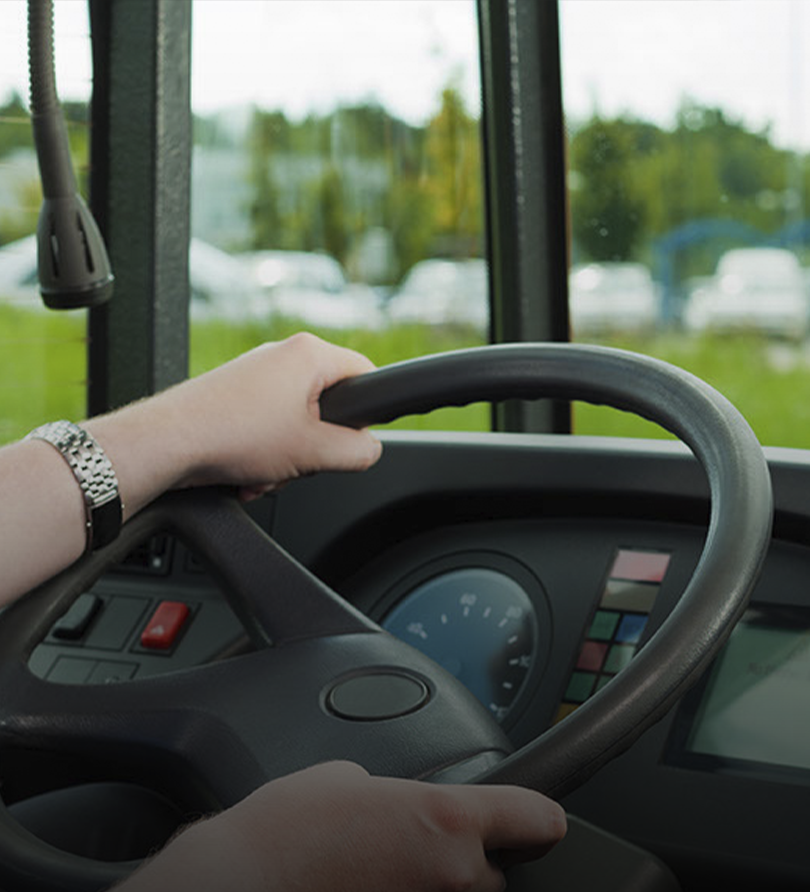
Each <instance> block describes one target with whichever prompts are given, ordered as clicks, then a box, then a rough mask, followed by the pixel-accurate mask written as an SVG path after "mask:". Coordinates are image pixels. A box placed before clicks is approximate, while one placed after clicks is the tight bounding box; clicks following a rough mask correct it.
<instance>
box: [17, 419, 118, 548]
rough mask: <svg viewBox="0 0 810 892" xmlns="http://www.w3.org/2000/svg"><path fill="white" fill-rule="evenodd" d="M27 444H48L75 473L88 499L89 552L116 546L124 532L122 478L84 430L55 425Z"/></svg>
mask: <svg viewBox="0 0 810 892" xmlns="http://www.w3.org/2000/svg"><path fill="white" fill-rule="evenodd" d="M26 440H45V441H46V442H47V443H50V444H51V445H52V446H53V447H54V448H56V449H57V450H58V451H59V453H60V454H61V455H62V457H63V458H64V459H65V461H66V462H67V463H68V465H69V466H70V469H71V470H72V471H73V474H74V476H75V477H76V481H77V482H78V484H79V486H80V487H81V490H82V495H83V497H84V504H85V512H86V527H87V549H86V550H87V551H93V550H94V549H96V548H101V547H102V546H103V545H107V544H108V543H109V542H112V540H113V539H115V537H116V536H117V535H118V532H119V530H120V529H121V517H122V513H123V506H122V505H121V497H120V495H119V492H118V478H117V477H116V476H115V470H114V469H113V466H112V464H111V462H110V460H109V459H108V458H107V456H106V454H105V452H104V450H103V449H102V448H101V446H99V445H98V443H97V442H96V441H95V440H94V439H93V437H92V436H91V435H90V434H89V433H88V432H87V431H86V430H84V428H81V427H79V425H77V424H73V422H71V421H53V422H50V423H49V424H43V425H42V426H41V427H38V428H35V429H34V430H32V431H31V433H30V434H28V436H27V437H26Z"/></svg>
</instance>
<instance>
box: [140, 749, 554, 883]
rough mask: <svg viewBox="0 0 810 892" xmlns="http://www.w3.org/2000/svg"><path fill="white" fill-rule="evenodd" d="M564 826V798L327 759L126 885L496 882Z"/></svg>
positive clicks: (276, 784) (198, 831)
mask: <svg viewBox="0 0 810 892" xmlns="http://www.w3.org/2000/svg"><path fill="white" fill-rule="evenodd" d="M565 830H566V821H565V813H564V812H563V810H562V808H561V807H560V806H559V805H557V803H555V802H552V801H551V800H550V799H548V798H546V797H545V796H542V795H541V794H540V793H535V792H532V791H530V790H525V789H521V788H519V787H505V786H503V787H497V786H440V785H433V784H428V783H422V782H419V781H410V780H397V779H392V778H379V777H371V776H369V774H368V773H367V772H366V771H365V770H364V769H363V768H361V767H360V766H358V765H355V764H353V763H349V762H328V763H325V764H322V765H318V766H316V767H314V768H309V769H306V770H304V771H300V772H297V773H295V774H291V775H289V776H288V777H284V778H281V779H279V780H276V781H273V782H272V783H269V784H267V785H266V786H264V787H262V788H261V789H259V790H258V791H256V792H255V793H253V794H252V795H250V796H248V797H247V798H246V799H245V800H243V801H242V802H241V803H239V804H238V805H236V806H234V807H233V808H231V809H229V810H228V811H226V812H223V813H222V814H221V815H218V816H217V817H215V818H211V819H210V820H207V821H204V822H201V823H199V824H196V825H195V826H193V827H192V828H190V829H189V830H187V831H186V832H185V833H183V834H181V835H180V836H179V837H178V838H177V839H176V840H175V841H174V842H173V843H172V844H171V845H170V846H169V847H168V848H167V849H166V850H164V853H163V854H162V855H159V856H158V857H157V858H156V859H155V860H154V861H153V862H151V863H150V864H149V865H148V866H147V867H146V868H145V869H144V870H143V871H142V872H141V873H139V874H136V876H135V877H134V878H133V879H132V880H130V881H129V883H133V885H132V886H131V887H130V885H129V883H125V884H124V888H125V889H127V890H130V888H131V890H132V892H135V890H136V889H140V888H143V889H144V890H145V889H147V888H148V889H150V890H155V892H156V890H163V889H164V888H165V889H166V890H169V889H186V888H188V889H195V890H198V892H199V890H206V892H208V890H211V892H213V890H215V889H217V890H219V889H221V890H226V889H228V890H230V889H237V888H238V889H240V890H243V892H244V890H248V889H250V890H254V889H255V890H276V889H283V890H285V892H293V890H301V892H304V890H306V892H381V890H385V892H400V890H401V892H460V890H469V892H490V890H491V892H497V890H502V889H503V888H504V887H505V879H504V876H503V873H502V871H501V870H500V868H499V866H498V864H499V863H502V862H503V861H504V860H506V861H510V862H514V861H525V860H533V859H535V858H539V857H540V856H541V855H543V854H545V853H546V852H547V851H548V850H549V849H551V848H552V847H553V846H554V845H555V844H556V843H557V842H559V841H560V840H561V839H562V838H563V836H564V835H565ZM138 879H140V881H141V882H143V883H144V884H143V886H141V885H140V883H137V882H136V881H137V880H138ZM172 883H177V885H172Z"/></svg>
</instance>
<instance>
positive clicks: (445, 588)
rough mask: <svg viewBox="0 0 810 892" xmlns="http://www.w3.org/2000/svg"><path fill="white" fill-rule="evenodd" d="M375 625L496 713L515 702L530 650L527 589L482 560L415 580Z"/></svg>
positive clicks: (533, 627) (533, 646) (533, 631)
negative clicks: (432, 662) (481, 563)
mask: <svg viewBox="0 0 810 892" xmlns="http://www.w3.org/2000/svg"><path fill="white" fill-rule="evenodd" d="M382 626H383V628H385V629H387V630H388V631H389V632H391V634H392V635H396V636H397V638H400V639H402V640H403V641H406V642H407V643H408V644H410V645H412V646H413V647H416V648H417V649H418V650H420V651H421V652H422V653H424V654H425V655H426V656H428V657H431V659H433V660H435V661H436V662H437V663H438V664H439V665H440V666H442V667H444V668H445V669H446V670H447V671H448V672H450V673H452V674H453V675H455V676H456V678H458V680H459V681H461V682H462V683H463V684H464V685H465V686H466V687H467V688H468V689H469V690H470V691H471V692H472V693H473V694H475V696H476V697H478V699H479V700H480V701H481V702H482V703H483V704H484V706H486V707H487V709H489V710H490V711H491V712H492V713H493V714H494V715H495V717H496V718H497V719H498V721H503V720H504V719H505V718H506V716H507V714H508V713H509V710H510V709H511V708H512V706H513V704H514V703H515V700H516V698H517V696H518V694H519V693H520V690H521V688H522V686H523V684H524V683H525V681H526V679H527V678H528V676H529V673H530V671H531V669H532V666H533V663H534V660H535V656H536V651H537V621H536V618H535V613H534V609H533V606H532V602H531V601H530V599H529V597H528V595H527V594H526V592H525V591H524V590H523V588H522V587H521V586H520V585H519V584H518V583H517V582H516V581H515V580H514V579H512V578H511V577H510V576H507V575H506V574H505V573H502V572H500V571H498V570H493V569H489V568H484V567H467V568H463V569H456V570H450V571H448V572H444V573H441V574H440V575H438V576H434V577H432V578H431V579H428V580H427V581H425V582H423V583H421V584H420V585H418V586H416V588H414V589H412V590H411V591H410V592H409V593H408V594H407V595H405V596H404V598H402V600H400V601H399V603H398V604H397V605H396V606H395V607H394V608H393V609H392V610H391V611H390V612H389V613H388V615H387V616H386V617H385V618H384V619H383V621H382Z"/></svg>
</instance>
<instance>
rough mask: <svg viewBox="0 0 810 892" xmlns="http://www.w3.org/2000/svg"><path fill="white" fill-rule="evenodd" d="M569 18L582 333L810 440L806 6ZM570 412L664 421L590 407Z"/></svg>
mask: <svg viewBox="0 0 810 892" xmlns="http://www.w3.org/2000/svg"><path fill="white" fill-rule="evenodd" d="M686 7H688V13H685V8H686ZM560 19H561V54H562V81H563V101H564V109H565V115H566V126H567V141H568V160H569V172H568V188H569V201H570V214H571V258H572V270H571V279H570V286H571V319H572V337H573V339H575V340H580V341H591V342H598V343H606V344H613V345H616V346H621V347H627V348H629V349H633V350H639V351H641V352H644V353H649V354H652V355H654V356H658V357H660V358H662V359H667V360H670V361H672V362H675V363H676V364H678V365H681V366H683V367H685V368H687V369H689V370H690V371H693V372H694V373H695V374H697V375H699V376H700V377H702V378H704V379H705V380H707V381H709V382H710V383H711V384H713V385H714V386H715V387H717V388H718V389H719V390H720V391H721V392H723V393H724V394H725V395H726V396H728V397H729V398H730V399H731V400H732V401H733V402H734V403H735V404H736V405H737V406H738V408H739V409H740V410H741V411H742V412H743V414H744V415H745V416H746V417H747V418H748V420H749V422H750V423H751V425H752V426H753V427H754V429H755V431H756V433H757V435H758V436H759V438H760V440H761V441H762V442H763V443H765V444H772V445H773V444H779V445H790V446H803V447H806V446H807V444H808V441H810V414H808V413H807V412H806V411H805V410H804V408H803V407H804V406H805V405H806V404H807V397H808V396H810V368H809V366H808V363H809V362H810V359H809V358H808V352H807V347H806V344H807V334H808V294H809V293H810V292H809V291H808V281H810V280H809V279H808V272H807V269H808V263H810V251H809V250H808V237H810V165H808V150H810V130H809V129H808V128H807V125H806V124H805V122H804V121H805V117H806V109H807V101H808V97H810V67H808V66H807V64H806V62H805V58H804V56H805V48H806V47H807V45H808V41H809V40H810V8H808V6H807V4H804V3H794V2H783V0H738V2H735V3H728V2H723V0H704V2H701V3H689V4H685V3H683V2H682V0H657V2H656V3H637V2H634V0H562V2H561V4H560ZM629 270H634V271H635V272H634V273H633V275H632V276H631V275H629V272H628V271H629ZM641 270H644V272H641ZM574 428H575V431H577V432H579V433H617V434H631V435H632V434H637V433H643V434H645V435H656V436H657V435H659V431H658V430H657V429H655V428H653V427H652V426H648V425H646V424H645V423H644V422H642V421H640V420H638V419H635V418H634V417H633V416H630V415H627V414H624V413H614V412H609V411H605V410H602V409H599V408H595V407H591V406H576V407H575V415H574Z"/></svg>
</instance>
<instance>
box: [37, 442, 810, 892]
mask: <svg viewBox="0 0 810 892" xmlns="http://www.w3.org/2000/svg"><path fill="white" fill-rule="evenodd" d="M383 438H384V441H385V455H384V458H383V460H382V461H381V462H380V463H379V465H378V466H377V467H375V468H373V469H372V470H371V471H369V472H367V473H365V474H363V475H360V476H356V475H341V474H326V475H320V476H318V477H314V478H310V479H307V480H302V481H298V482H296V483H295V484H292V485H290V486H288V487H287V488H285V489H284V490H282V491H281V492H280V493H279V494H278V495H276V496H274V497H272V498H268V499H265V500H263V501H262V502H260V503H258V504H256V505H254V506H253V507H252V508H251V513H252V514H253V515H254V517H255V519H256V520H257V521H258V522H259V523H260V524H261V525H262V526H263V527H264V528H265V529H267V530H268V531H270V532H272V534H273V535H274V536H275V537H276V538H277V540H278V541H279V542H280V543H281V544H282V545H283V546H284V547H285V548H286V549H288V550H289V551H290V552H291V553H292V554H293V555H295V556H296V557H297V558H298V559H299V560H301V561H302V562H303V563H305V564H306V565H307V566H309V567H310V568H311V569H313V570H314V571H315V572H316V573H317V574H318V575H320V576H321V577H322V578H323V579H324V580H325V581H326V582H328V583H329V584H330V585H332V586H333V587H334V588H335V589H336V590H337V591H338V592H340V593H341V594H342V595H344V596H345V597H347V598H348V599H349V600H351V601H353V602H354V603H355V604H356V605H357V606H359V607H360V608H361V609H363V610H364V611H365V612H367V613H368V614H369V615H370V616H371V617H372V618H373V619H375V620H377V621H378V622H380V623H381V624H383V625H384V626H385V627H388V628H390V629H391V631H394V632H395V633H396V634H398V635H399V636H400V637H403V638H404V639H405V640H408V641H409V642H410V643H413V644H414V645H416V646H417V647H421V646H424V647H425V648H426V652H428V653H431V651H430V649H429V648H433V649H434V652H433V653H431V655H433V656H434V657H436V658H437V659H438V660H439V662H443V663H444V665H445V667H446V668H448V669H450V670H451V671H454V672H456V674H458V675H459V677H460V678H462V680H466V681H468V683H469V684H470V686H471V687H472V688H474V692H475V693H476V694H479V696H480V697H481V699H482V700H483V702H484V705H485V706H487V707H488V708H490V709H491V711H492V712H493V714H494V715H495V716H496V718H498V720H499V721H501V723H502V725H503V727H504V728H505V730H506V731H507V733H508V734H509V736H510V738H511V739H512V741H513V742H514V743H515V744H516V745H519V744H520V743H522V742H524V741H525V740H528V739H530V738H531V737H533V736H534V735H536V734H538V733H540V732H542V730H544V729H545V728H546V727H548V726H549V725H550V724H552V723H554V722H555V721H560V720H564V718H565V715H566V714H567V712H569V711H571V710H573V709H576V708H577V705H578V704H579V703H581V702H583V701H584V700H585V699H586V698H587V697H588V696H590V695H591V694H592V693H593V691H595V690H598V688H599V687H600V686H601V685H604V684H608V683H609V682H610V678H611V677H612V676H613V675H615V674H616V673H617V672H619V671H620V670H621V668H622V666H623V665H626V663H627V661H629V660H631V659H632V657H633V655H634V653H636V652H637V650H638V648H640V647H643V646H644V643H645V641H646V640H648V639H649V637H650V635H652V634H654V632H655V629H656V627H657V626H658V625H659V624H660V622H661V621H662V620H663V618H664V617H665V616H666V615H667V613H668V612H669V610H670V609H671V608H672V607H673V605H674V604H675V603H677V600H678V597H679V595H680V593H681V591H682V590H683V588H684V586H685V584H686V582H687V581H688V579H689V577H690V575H691V573H692V571H693V569H694V567H695V565H696V562H697V560H698V558H699V556H700V552H701V549H702V546H703V540H704V535H705V524H706V521H707V517H708V505H707V491H708V490H707V485H706V482H705V480H704V479H703V475H702V471H701V470H700V468H699V467H698V465H697V463H696V462H695V461H694V459H692V457H691V455H690V454H689V453H688V451H687V450H686V449H685V448H684V447H682V446H681V445H680V444H675V443H670V442H665V441H661V442H657V441H656V442H654V441H626V440H602V439H590V438H565V437H553V436H525V437H524V436H517V435H501V434H410V433H393V432H387V433H385V434H384V435H383ZM767 456H768V460H769V464H770V467H771V472H772V479H773V485H774V495H775V504H776V515H775V527H774V540H773V543H772V546H771V549H770V552H769V556H768V559H767V561H766V565H765V568H764V572H763V575H762V577H761V580H760V582H759V584H758V586H757V588H756V591H755V593H754V597H753V600H752V607H753V608H754V609H755V611H756V612H753V613H749V614H748V615H747V616H746V620H745V623H744V624H742V625H743V626H744V628H743V629H742V630H741V631H740V633H739V635H738V637H737V638H736V639H732V641H733V642H735V643H734V648H735V650H734V652H733V653H731V654H730V656H729V657H728V659H729V660H730V661H731V662H730V663H729V664H728V666H727V667H726V668H725V669H722V668H720V669H718V670H717V671H716V672H715V674H714V675H712V674H711V673H709V674H707V676H706V678H705V679H704V680H703V682H702V683H701V685H699V686H698V688H697V689H696V690H695V691H693V692H692V693H691V694H690V695H689V696H688V697H686V698H685V699H684V700H683V701H682V703H681V704H679V706H678V707H677V708H676V709H674V710H672V711H671V712H670V713H669V714H668V715H667V717H666V718H665V719H664V720H663V721H661V722H660V723H659V724H658V725H656V726H655V727H654V728H652V729H651V730H650V731H648V732H647V733H646V734H645V735H643V737H642V738H641V739H640V740H639V741H638V742H637V743H636V744H635V745H634V746H633V747H632V748H631V749H630V750H629V751H628V752H627V753H626V754H624V755H623V756H621V757H620V758H619V759H617V760H615V761H614V762H613V763H612V764H611V765H609V766H608V767H607V768H606V769H603V770H602V771H601V772H600V773H599V774H598V775H597V776H596V777H594V778H593V779H592V780H591V781H589V782H588V783H587V784H586V785H585V786H584V787H583V788H581V789H580V790H579V791H577V792H576V793H574V794H572V795H571V796H570V797H569V798H568V799H567V800H566V802H565V804H566V806H567V807H568V808H569V809H570V810H571V812H572V813H576V814H578V815H580V816H582V817H584V818H586V819H588V820H590V821H592V822H594V823H595V824H597V825H598V826H601V827H603V828H605V829H607V830H610V831H612V832H614V833H616V834H618V835H620V836H622V837H624V838H627V839H630V840H631V841H633V842H635V843H637V844H640V845H642V846H644V847H646V848H648V849H650V850H651V851H653V852H656V853H657V854H659V855H662V856H663V857H664V858H665V860H666V861H667V862H668V863H670V864H672V865H674V866H676V867H677V869H678V870H679V871H680V872H682V874H683V875H685V876H688V875H690V873H691V874H695V875H697V874H700V875H701V876H703V877H711V876H712V875H713V874H714V873H716V874H717V876H719V877H720V876H722V877H723V878H724V879H726V880H730V879H734V878H735V877H736V878H738V879H739V880H740V882H742V881H743V880H745V882H751V883H753V882H755V881H759V879H761V880H762V881H763V882H767V883H770V884H771V886H770V887H771V888H777V886H776V885H773V884H775V883H777V884H778V883H779V882H783V883H785V884H786V887H790V884H791V883H792V884H794V885H795V887H796V888H798V887H800V886H802V885H803V884H804V885H806V884H807V883H808V882H810V859H808V857H807V853H806V845H805V842H804V839H805V836H806V833H805V826H806V817H805V816H806V815H807V814H808V813H810V757H803V756H802V755H801V753H802V751H803V745H802V741H803V742H804V746H805V747H806V752H810V728H808V721H807V720H806V719H804V718H803V716H804V715H807V714H810V646H808V647H807V648H806V642H807V640H808V638H810V587H808V585H807V580H808V579H810V507H808V506H810V455H808V454H805V453H804V452H799V451H788V450H769V451H768V453H767ZM155 550H157V551H158V552H160V556H159V557H156V556H155V555H154V553H153V552H154V551H155ZM203 564H204V556H194V555H190V554H188V553H187V552H186V550H185V549H184V547H183V545H182V543H175V542H169V543H168V544H166V543H157V544H155V543H151V544H150V545H149V546H148V547H147V550H146V552H145V556H144V555H140V556H135V558H134V560H133V561H132V563H131V564H130V566H129V567H123V568H121V571H120V572H116V573H110V574H108V575H107V576H106V577H105V578H103V579H102V580H100V581H99V583H98V584H97V586H96V587H95V589H94V594H95V596H96V597H97V598H98V599H99V602H100V608H99V606H98V605H97V608H96V609H97V610H99V613H98V615H97V616H96V617H95V618H93V619H92V621H91V622H90V625H89V627H88V628H87V629H85V630H83V631H82V632H81V633H80V634H79V636H78V637H74V638H73V639H71V640H66V639H65V638H64V637H59V636H58V633H57V635H56V636H55V635H54V633H53V632H52V634H51V635H50V636H49V638H48V639H47V640H46V641H45V642H44V643H43V644H42V645H41V646H40V647H39V648H38V649H37V651H35V653H34V655H33V658H32V663H31V667H32V669H33V671H35V672H36V673H37V674H40V675H43V676H45V677H48V678H50V679H51V680H52V681H56V682H69V683H123V682H125V680H126V679H127V678H130V677H141V676H143V675H148V674H153V673H157V672H166V671H173V670H175V669H179V668H186V667H189V666H193V665H196V664H198V663H203V662H207V661H210V660H212V659H219V658H225V657H229V656H232V655H234V654H236V653H238V652H239V651H240V649H242V648H244V647H245V640H244V637H243V636H242V635H241V633H240V628H239V625H238V622H237V621H236V619H235V617H234V616H233V614H232V613H231V612H230V610H229V608H228V606H227V604H226V602H225V601H224V599H223V598H222V595H221V593H220V592H219V591H218V590H217V589H216V587H215V586H214V585H213V584H212V583H211V582H210V580H209V577H208V576H207V575H206V573H205V572H204V571H203ZM166 602H168V603H170V604H172V603H176V602H180V603H183V604H186V605H187V606H188V611H187V615H185V617H184V619H183V621H182V623H181V626H182V628H181V629H180V631H179V632H178V634H177V637H176V639H172V642H171V644H170V646H168V647H166V648H163V649H161V648H158V649H155V648H153V647H152V646H150V644H149V642H148V641H147V640H145V639H144V638H143V635H144V631H145V630H146V627H147V626H148V625H149V623H150V622H151V621H152V618H153V617H154V615H155V610H157V609H158V608H159V607H160V606H161V605H162V604H164V603H166ZM121 604H126V605H127V609H128V610H129V611H130V613H129V614H127V615H128V616H130V620H128V621H127V622H128V625H127V630H126V634H124V633H123V632H121V634H120V636H119V638H120V646H118V647H117V648H116V647H114V646H112V645H111V644H110V639H109V637H107V638H104V637H103V636H102V635H101V633H100V631H99V629H100V623H101V622H102V621H106V622H109V620H104V617H105V616H106V617H109V616H110V614H111V612H113V611H114V610H119V611H120V609H121V606H120V605H121ZM116 605H118V606H116ZM130 614H131V615H130ZM124 624H125V625H126V623H124ZM153 625H154V623H153ZM94 636H95V637H94ZM771 643H773V647H772V651H769V652H768V653H767V654H765V655H763V652H762V650H761V649H762V647H764V646H766V645H768V646H770V644H771ZM729 646H731V645H729ZM746 648H753V649H754V651H756V653H753V655H750V658H749V654H748V651H747V650H746ZM734 661H736V662H734ZM60 667H61V668H60ZM65 672H67V674H66V675H61V674H60V673H65ZM77 673H78V674H77ZM465 673H466V674H465ZM741 675H742V676H745V679H744V683H743V682H739V681H738V679H739V677H740V676H741ZM761 683H767V687H766V688H765V689H762V687H761ZM738 688H742V690H737V689H738ZM762 690H764V691H765V693H764V695H763V694H762ZM751 691H759V692H760V694H751ZM734 694H741V695H742V696H743V699H742V700H741V701H740V703H741V705H739V704H738V705H737V706H736V707H734V708H733V709H732V710H731V712H730V713H729V716H728V718H722V719H721V720H718V721H715V719H716V717H717V715H719V714H720V713H722V714H723V716H725V712H724V710H725V708H726V707H727V706H728V702H729V700H730V699H732V695H734ZM746 697H747V698H748V699H745V698H746ZM763 698H764V699H763ZM749 703H750V704H753V705H750V706H749V705H748V704H749ZM763 704H768V710H769V711H768V715H767V718H765V717H763V718H762V720H761V721H760V722H759V723H757V720H756V717H755V718H754V719H751V714H752V713H753V714H754V715H755V716H756V713H757V712H763V710H764V709H765V707H764V706H763ZM734 709H736V712H735V711H734ZM741 717H742V719H741ZM741 721H742V724H741ZM712 722H714V724H712ZM752 735H753V736H757V735H759V736H762V735H764V737H765V738H768V739H770V743H769V742H768V740H767V739H766V741H765V742H764V743H763V742H761V741H760V743H759V745H758V746H754V747H753V748H746V747H745V746H743V747H742V748H740V745H739V741H740V740H742V739H744V738H746V737H751V736H752ZM769 735H770V738H769ZM802 735H804V737H802ZM785 738H789V740H790V742H789V744H784V743H783V742H780V741H784V740H785Z"/></svg>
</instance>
